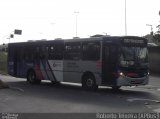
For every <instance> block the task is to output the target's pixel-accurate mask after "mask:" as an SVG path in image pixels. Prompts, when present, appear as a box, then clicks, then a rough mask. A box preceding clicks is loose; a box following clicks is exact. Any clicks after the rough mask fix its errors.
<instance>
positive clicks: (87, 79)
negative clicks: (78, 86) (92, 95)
mask: <svg viewBox="0 0 160 119" xmlns="http://www.w3.org/2000/svg"><path fill="white" fill-rule="evenodd" d="M82 87H83V88H84V89H87V90H97V89H98V85H96V81H95V78H94V76H92V75H85V76H84V77H83V79H82Z"/></svg>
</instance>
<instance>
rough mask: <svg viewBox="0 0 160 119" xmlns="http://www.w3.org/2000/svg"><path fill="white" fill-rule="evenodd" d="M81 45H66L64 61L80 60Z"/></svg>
mask: <svg viewBox="0 0 160 119" xmlns="http://www.w3.org/2000/svg"><path fill="white" fill-rule="evenodd" d="M80 57H81V45H80V43H74V42H73V43H66V44H65V54H64V58H65V59H66V60H80Z"/></svg>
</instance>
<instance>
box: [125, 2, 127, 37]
mask: <svg viewBox="0 0 160 119" xmlns="http://www.w3.org/2000/svg"><path fill="white" fill-rule="evenodd" d="M124 13H125V35H127V1H126V0H125V6H124Z"/></svg>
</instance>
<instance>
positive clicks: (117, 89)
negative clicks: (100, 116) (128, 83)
mask: <svg viewBox="0 0 160 119" xmlns="http://www.w3.org/2000/svg"><path fill="white" fill-rule="evenodd" d="M120 88H121V86H112V90H114V91H119V90H120Z"/></svg>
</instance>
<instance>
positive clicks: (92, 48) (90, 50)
mask: <svg viewBox="0 0 160 119" xmlns="http://www.w3.org/2000/svg"><path fill="white" fill-rule="evenodd" d="M82 54H83V60H93V61H96V60H99V59H100V42H84V43H83V45H82Z"/></svg>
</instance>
